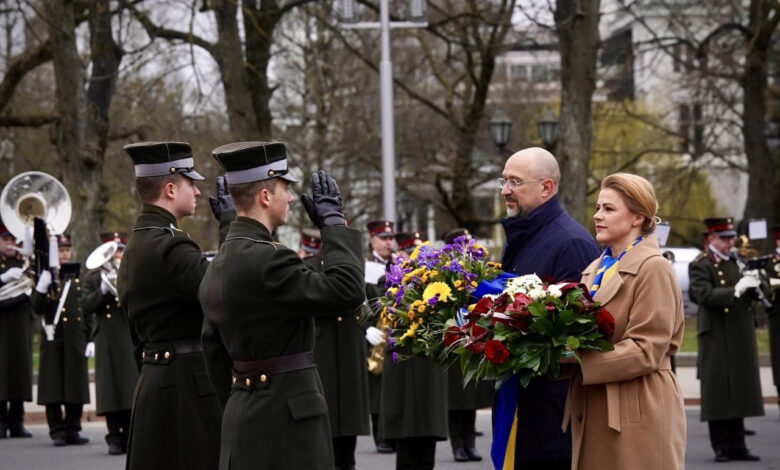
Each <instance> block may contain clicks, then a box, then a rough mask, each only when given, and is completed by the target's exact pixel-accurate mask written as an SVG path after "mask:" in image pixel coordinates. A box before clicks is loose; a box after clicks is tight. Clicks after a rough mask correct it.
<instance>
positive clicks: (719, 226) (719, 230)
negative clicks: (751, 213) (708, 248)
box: [704, 217, 737, 237]
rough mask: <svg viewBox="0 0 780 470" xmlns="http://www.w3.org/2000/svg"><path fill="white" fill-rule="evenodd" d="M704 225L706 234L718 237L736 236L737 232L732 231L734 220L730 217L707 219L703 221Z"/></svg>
mask: <svg viewBox="0 0 780 470" xmlns="http://www.w3.org/2000/svg"><path fill="white" fill-rule="evenodd" d="M704 225H706V226H707V234H711V233H714V234H715V235H717V236H719V237H736V236H737V231H736V230H734V219H732V218H731V217H708V218H706V219H704Z"/></svg>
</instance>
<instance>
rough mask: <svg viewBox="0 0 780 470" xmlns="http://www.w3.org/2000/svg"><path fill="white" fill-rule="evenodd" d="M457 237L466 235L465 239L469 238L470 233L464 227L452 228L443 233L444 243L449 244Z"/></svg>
mask: <svg viewBox="0 0 780 470" xmlns="http://www.w3.org/2000/svg"><path fill="white" fill-rule="evenodd" d="M458 237H466V240H471V238H472V237H471V233H470V232H469V230H468V229H466V228H454V229H452V230H450V231H449V232H447V233H445V234H444V243H445V244H447V245H451V244H452V243H454V242H455V239H456V238H458Z"/></svg>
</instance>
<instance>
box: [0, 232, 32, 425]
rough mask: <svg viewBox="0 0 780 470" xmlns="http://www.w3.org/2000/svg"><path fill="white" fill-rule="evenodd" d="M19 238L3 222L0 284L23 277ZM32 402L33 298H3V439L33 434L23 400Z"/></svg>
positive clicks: (0, 416)
mask: <svg viewBox="0 0 780 470" xmlns="http://www.w3.org/2000/svg"><path fill="white" fill-rule="evenodd" d="M24 275H25V274H24V262H23V261H22V259H21V257H20V256H19V252H18V251H17V250H16V238H15V237H14V236H13V235H12V234H11V232H9V231H8V229H6V228H5V226H4V225H2V224H0V287H2V286H6V285H9V284H11V283H12V282H15V281H18V280H19V279H21V278H22V276H24ZM25 401H32V315H31V312H30V297H29V296H28V295H27V294H26V293H23V292H21V293H19V295H14V296H12V297H9V298H7V299H3V300H0V439H3V438H5V437H32V434H31V433H30V432H29V431H28V430H27V429H26V428H25V427H24V402H25Z"/></svg>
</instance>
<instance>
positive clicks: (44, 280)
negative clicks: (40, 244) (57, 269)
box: [35, 269, 51, 294]
mask: <svg viewBox="0 0 780 470" xmlns="http://www.w3.org/2000/svg"><path fill="white" fill-rule="evenodd" d="M50 286H51V271H49V270H48V269H44V270H43V271H41V276H40V277H39V278H38V284H36V285H35V290H37V291H38V292H40V293H41V294H45V293H47V292H49V287H50Z"/></svg>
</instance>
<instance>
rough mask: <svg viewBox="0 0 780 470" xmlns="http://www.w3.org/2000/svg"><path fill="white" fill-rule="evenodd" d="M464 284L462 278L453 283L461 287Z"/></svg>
mask: <svg viewBox="0 0 780 470" xmlns="http://www.w3.org/2000/svg"><path fill="white" fill-rule="evenodd" d="M462 284H463V281H461V280H460V279H458V280H456V281H455V282H453V283H452V285H454V286H455V287H460V286H461V285H462Z"/></svg>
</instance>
